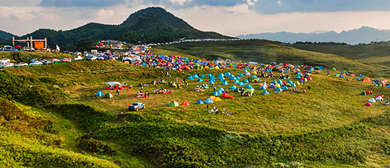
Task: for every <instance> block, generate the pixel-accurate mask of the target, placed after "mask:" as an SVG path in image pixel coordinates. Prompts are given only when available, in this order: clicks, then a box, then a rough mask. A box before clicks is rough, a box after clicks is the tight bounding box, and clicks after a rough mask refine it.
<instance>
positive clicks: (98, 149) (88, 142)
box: [77, 138, 116, 155]
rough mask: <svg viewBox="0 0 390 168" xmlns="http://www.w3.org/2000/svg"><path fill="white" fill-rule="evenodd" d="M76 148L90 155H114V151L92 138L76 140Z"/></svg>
mask: <svg viewBox="0 0 390 168" xmlns="http://www.w3.org/2000/svg"><path fill="white" fill-rule="evenodd" d="M77 146H78V147H79V148H80V149H82V150H84V151H87V152H91V153H97V154H104V155H116V151H115V150H113V149H112V148H111V147H110V146H108V145H106V144H104V143H103V142H101V141H98V140H96V139H92V138H80V139H79V140H78V145H77Z"/></svg>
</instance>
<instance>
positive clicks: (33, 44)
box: [12, 36, 47, 50]
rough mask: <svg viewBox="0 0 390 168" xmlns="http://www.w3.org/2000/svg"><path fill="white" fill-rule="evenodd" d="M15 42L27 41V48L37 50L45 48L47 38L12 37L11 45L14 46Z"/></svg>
mask: <svg viewBox="0 0 390 168" xmlns="http://www.w3.org/2000/svg"><path fill="white" fill-rule="evenodd" d="M15 42H19V43H27V47H28V48H35V49H37V50H46V49H47V38H46V37H45V39H33V37H32V36H30V37H27V39H25V40H15V37H12V46H13V47H14V48H15Z"/></svg>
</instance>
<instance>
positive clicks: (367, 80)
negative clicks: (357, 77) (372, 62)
mask: <svg viewBox="0 0 390 168" xmlns="http://www.w3.org/2000/svg"><path fill="white" fill-rule="evenodd" d="M363 82H370V83H371V79H370V78H364V79H363Z"/></svg>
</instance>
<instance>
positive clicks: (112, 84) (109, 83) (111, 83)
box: [105, 82, 122, 87]
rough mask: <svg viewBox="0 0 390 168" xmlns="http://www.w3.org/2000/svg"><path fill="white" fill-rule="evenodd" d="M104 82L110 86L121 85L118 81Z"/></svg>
mask: <svg viewBox="0 0 390 168" xmlns="http://www.w3.org/2000/svg"><path fill="white" fill-rule="evenodd" d="M105 84H106V85H110V87H112V86H114V85H119V86H122V84H121V83H119V82H107V83H105Z"/></svg>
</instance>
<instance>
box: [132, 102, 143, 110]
mask: <svg viewBox="0 0 390 168" xmlns="http://www.w3.org/2000/svg"><path fill="white" fill-rule="evenodd" d="M139 109H145V104H143V103H140V102H134V103H133V104H132V105H130V106H129V110H130V111H138V110H139Z"/></svg>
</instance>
